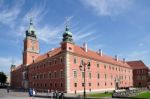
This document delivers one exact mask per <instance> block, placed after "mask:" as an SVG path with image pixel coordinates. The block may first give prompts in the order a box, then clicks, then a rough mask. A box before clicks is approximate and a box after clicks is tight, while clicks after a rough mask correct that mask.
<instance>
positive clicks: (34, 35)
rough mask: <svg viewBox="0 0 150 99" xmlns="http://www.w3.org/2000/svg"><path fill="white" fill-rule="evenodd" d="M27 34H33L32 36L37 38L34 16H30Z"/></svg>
mask: <svg viewBox="0 0 150 99" xmlns="http://www.w3.org/2000/svg"><path fill="white" fill-rule="evenodd" d="M27 36H31V37H35V38H36V33H35V29H34V26H33V20H32V18H30V24H29V28H28V30H26V37H27Z"/></svg>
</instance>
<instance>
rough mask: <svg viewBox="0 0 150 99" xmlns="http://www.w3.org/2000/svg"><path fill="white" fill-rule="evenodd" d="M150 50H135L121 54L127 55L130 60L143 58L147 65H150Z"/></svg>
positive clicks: (122, 55)
mask: <svg viewBox="0 0 150 99" xmlns="http://www.w3.org/2000/svg"><path fill="white" fill-rule="evenodd" d="M149 54H150V51H149V50H134V51H130V52H126V53H123V54H119V55H120V56H121V57H126V59H127V60H128V61H133V60H142V61H143V62H144V63H145V64H146V65H147V66H150V61H149V59H150V56H149Z"/></svg>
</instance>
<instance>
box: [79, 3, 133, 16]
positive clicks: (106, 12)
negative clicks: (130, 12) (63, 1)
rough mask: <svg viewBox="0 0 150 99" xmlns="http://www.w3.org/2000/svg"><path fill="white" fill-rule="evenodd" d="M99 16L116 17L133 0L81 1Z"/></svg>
mask: <svg viewBox="0 0 150 99" xmlns="http://www.w3.org/2000/svg"><path fill="white" fill-rule="evenodd" d="M81 1H82V3H83V4H84V5H85V6H86V7H90V8H92V9H93V10H94V11H95V12H96V14H98V15H100V16H112V15H118V14H121V13H123V12H124V11H126V10H127V9H128V8H129V7H130V4H132V1H133V0H81Z"/></svg>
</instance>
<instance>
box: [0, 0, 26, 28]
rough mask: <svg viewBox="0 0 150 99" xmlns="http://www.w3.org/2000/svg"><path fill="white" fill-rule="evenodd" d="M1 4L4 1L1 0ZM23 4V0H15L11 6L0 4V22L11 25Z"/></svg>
mask: <svg viewBox="0 0 150 99" xmlns="http://www.w3.org/2000/svg"><path fill="white" fill-rule="evenodd" d="M2 4H4V2H3V1H2ZM23 4H24V0H17V1H16V2H15V3H14V5H13V6H9V5H6V4H5V6H3V5H0V8H1V9H2V10H1V12H0V23H2V24H6V25H8V26H9V27H13V25H14V21H15V19H16V18H17V17H18V15H19V14H20V11H21V7H22V5H23Z"/></svg>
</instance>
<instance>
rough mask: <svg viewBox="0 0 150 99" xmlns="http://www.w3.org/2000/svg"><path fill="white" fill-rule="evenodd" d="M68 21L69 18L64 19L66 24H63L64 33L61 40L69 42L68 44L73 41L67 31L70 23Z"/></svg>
mask: <svg viewBox="0 0 150 99" xmlns="http://www.w3.org/2000/svg"><path fill="white" fill-rule="evenodd" d="M70 19H71V18H69V17H66V22H65V25H66V27H65V32H64V33H63V39H62V41H63V42H70V43H73V39H72V33H71V32H70V31H69V22H70Z"/></svg>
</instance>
